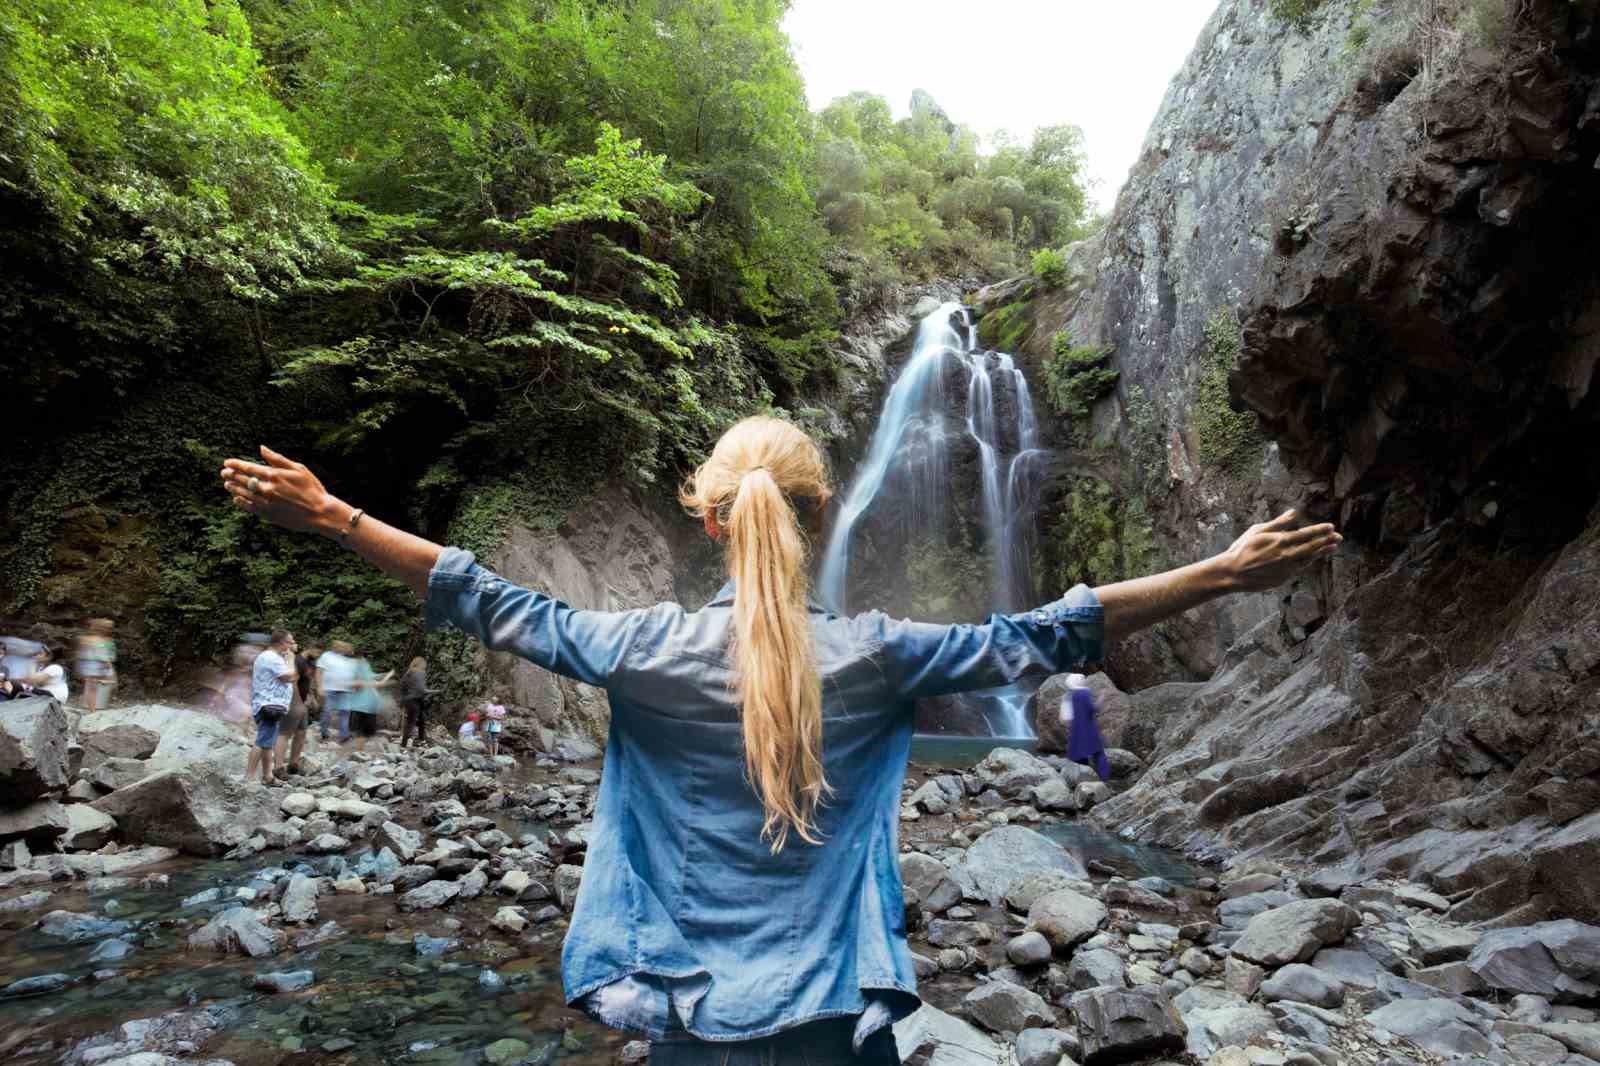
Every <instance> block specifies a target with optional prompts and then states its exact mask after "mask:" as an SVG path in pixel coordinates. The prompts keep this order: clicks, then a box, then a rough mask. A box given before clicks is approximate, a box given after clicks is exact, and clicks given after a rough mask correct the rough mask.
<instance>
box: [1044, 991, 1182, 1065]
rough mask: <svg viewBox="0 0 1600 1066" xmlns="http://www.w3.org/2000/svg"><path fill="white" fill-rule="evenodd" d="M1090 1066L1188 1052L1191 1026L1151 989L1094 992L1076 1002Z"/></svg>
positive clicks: (1074, 1006) (1081, 1038)
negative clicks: (1185, 1049)
mask: <svg viewBox="0 0 1600 1066" xmlns="http://www.w3.org/2000/svg"><path fill="white" fill-rule="evenodd" d="M1072 1011H1073V1013H1074V1014H1075V1015H1076V1016H1077V1019H1078V1041H1079V1043H1080V1044H1081V1045H1082V1047H1083V1062H1084V1066H1099V1064H1101V1063H1116V1062H1126V1061H1128V1060H1130V1059H1135V1058H1139V1057H1141V1056H1145V1055H1164V1054H1175V1053H1177V1052H1181V1051H1182V1050H1183V1049H1184V1037H1185V1035H1186V1032H1187V1027H1186V1026H1185V1024H1184V1021H1183V1019H1182V1018H1181V1017H1180V1016H1179V1015H1178V1012H1177V1011H1176V1010H1175V1009H1174V1008H1173V1005H1172V1003H1171V1001H1170V1000H1168V999H1167V997H1166V996H1165V995H1164V994H1162V993H1161V992H1158V991H1154V990H1150V989H1126V990H1124V989H1115V988H1091V989H1089V990H1087V991H1084V992H1079V993H1077V994H1076V995H1074V996H1073V997H1072Z"/></svg>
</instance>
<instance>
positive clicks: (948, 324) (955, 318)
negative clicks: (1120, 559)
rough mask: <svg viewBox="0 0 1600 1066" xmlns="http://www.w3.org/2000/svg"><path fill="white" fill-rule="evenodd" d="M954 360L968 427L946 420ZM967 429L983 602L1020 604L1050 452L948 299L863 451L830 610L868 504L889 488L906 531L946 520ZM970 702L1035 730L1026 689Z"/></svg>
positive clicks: (999, 607)
mask: <svg viewBox="0 0 1600 1066" xmlns="http://www.w3.org/2000/svg"><path fill="white" fill-rule="evenodd" d="M952 363H954V364H957V365H959V366H961V367H962V368H964V369H965V371H966V403H965V405H964V410H965V416H966V420H965V431H966V432H965V434H962V433H961V432H960V429H959V428H957V429H956V430H955V432H954V433H952V432H951V429H950V427H949V425H947V421H948V416H949V414H950V409H949V407H948V406H947V403H946V401H947V397H946V394H945V376H946V371H947V369H948V368H949V367H950V366H951V364H952ZM997 386H999V387H1000V389H1001V391H1002V392H1003V393H1007V394H1009V396H1010V400H1011V403H1010V407H1011V411H1010V414H1011V416H1012V417H1010V418H1002V417H1001V414H1002V410H1001V409H1000V408H998V407H997V404H996V391H997ZM957 426H958V427H959V423H957ZM963 436H964V437H966V438H967V439H970V440H971V441H972V442H973V443H974V444H975V445H976V447H977V465H978V480H979V482H980V484H979V486H978V488H979V489H980V491H981V514H980V517H981V529H982V537H983V540H984V543H985V544H986V545H987V547H988V554H989V558H990V582H989V604H990V607H991V609H992V610H995V611H1002V612H1004V611H1014V610H1017V609H1019V608H1021V607H1024V606H1027V605H1026V604H1024V603H1023V602H1022V600H1023V598H1024V597H1025V595H1026V594H1027V592H1028V590H1029V587H1030V584H1031V582H1030V579H1029V573H1030V567H1031V562H1032V540H1033V503H1034V500H1033V493H1034V490H1035V489H1036V488H1037V485H1038V483H1039V475H1040V474H1041V473H1042V472H1043V470H1044V465H1045V464H1044V462H1043V459H1044V458H1045V456H1046V452H1045V451H1044V450H1043V449H1041V448H1040V447H1039V446H1038V427H1037V424H1036V423H1035V420H1034V416H1033V404H1032V399H1031V397H1030V395H1029V393H1028V383H1027V380H1026V378H1025V377H1024V376H1023V374H1022V371H1021V370H1019V369H1017V367H1016V364H1015V362H1014V361H1013V360H1012V358H1011V357H1010V356H1009V355H1003V354H1000V353H995V352H986V351H981V350H979V349H978V347H977V343H976V329H975V328H974V325H973V321H972V317H971V315H970V314H969V312H968V311H967V309H966V308H964V307H962V306H961V305H960V304H956V303H948V304H944V305H943V306H941V307H940V308H939V309H938V310H937V311H934V312H933V313H932V314H930V315H928V317H926V318H924V319H923V320H922V322H921V324H920V325H919V326H918V329H917V338H916V342H915V345H914V347H913V348H912V351H911V357H910V358H909V359H908V360H907V361H906V364H905V366H904V367H902V368H901V371H900V375H899V377H898V378H896V379H895V382H894V384H893V385H892V386H891V387H890V389H889V394H888V396H887V397H886V398H885V400H884V404H883V413H882V415H881V416H880V417H879V419H878V425H877V428H876V430H874V432H873V435H872V440H871V442H870V443H869V444H868V446H867V454H866V458H864V459H863V460H862V462H861V464H860V466H859V467H858V468H857V470H856V475H855V478H854V479H853V480H852V481H851V483H850V488H849V490H848V492H846V494H845V496H844V500H843V503H842V504H841V506H840V509H839V513H838V516H837V517H836V519H835V521H834V524H833V531H832V534H831V535H830V537H829V540H828V544H827V548H826V549H825V550H824V552H823V557H822V567H821V571H820V573H819V576H818V586H819V589H818V591H819V592H820V594H821V595H822V597H823V598H824V599H825V600H827V601H828V602H829V603H831V604H832V605H833V606H834V608H835V609H836V610H839V611H844V610H846V609H847V608H848V606H849V595H848V591H849V584H850V582H849V568H850V549H851V543H852V540H853V539H854V538H855V535H856V534H857V532H858V531H859V530H860V528H861V525H862V521H863V519H864V518H865V517H866V516H867V514H868V512H869V510H870V509H871V508H872V507H873V504H874V503H875V502H878V501H881V500H883V499H885V498H886V497H887V496H891V495H892V496H893V497H894V502H895V506H896V509H897V510H898V512H899V515H898V517H899V520H900V522H901V523H902V524H903V526H904V527H905V528H906V529H907V530H914V531H917V532H919V533H923V534H927V533H930V532H932V531H937V530H939V529H942V528H943V526H944V524H945V521H946V515H947V511H948V506H949V500H950V489H951V486H950V471H951V469H952V461H951V451H952V448H953V447H955V446H956V445H958V444H960V443H961V442H960V440H959V438H961V437H963ZM953 438H955V439H953ZM1008 456H1009V457H1008ZM958 487H959V486H958ZM969 698H970V699H973V700H975V701H977V702H978V703H980V704H981V705H982V706H983V708H984V714H985V718H986V719H987V721H988V722H989V726H990V731H991V732H992V733H994V734H996V735H1001V736H1029V735H1031V733H1032V730H1031V729H1029V728H1028V722H1027V716H1026V713H1025V710H1024V707H1025V704H1026V702H1027V696H1026V693H1023V692H1020V691H1017V690H1016V689H1015V688H1006V689H996V690H993V691H991V692H987V693H974V694H972V696H971V697H969Z"/></svg>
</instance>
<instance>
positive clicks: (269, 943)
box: [189, 907, 286, 959]
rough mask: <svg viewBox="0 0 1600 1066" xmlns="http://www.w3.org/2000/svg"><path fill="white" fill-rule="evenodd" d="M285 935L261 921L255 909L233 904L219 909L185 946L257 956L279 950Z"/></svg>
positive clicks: (257, 957) (255, 957)
mask: <svg viewBox="0 0 1600 1066" xmlns="http://www.w3.org/2000/svg"><path fill="white" fill-rule="evenodd" d="M285 939H286V936H285V934H284V932H283V930H281V929H274V928H272V927H271V926H269V925H267V923H266V922H265V921H263V920H262V915H261V913H260V912H259V911H253V910H251V909H249V908H248V907H235V908H233V909H232V910H228V911H223V912H222V913H221V914H219V915H217V916H216V917H215V918H213V919H211V921H209V922H207V923H206V924H205V925H204V926H203V927H202V928H201V929H200V930H199V931H198V932H195V933H193V934H191V935H190V937H189V947H190V948H194V949H210V950H212V951H218V952H221V953H223V954H230V953H236V954H240V955H249V956H250V957H251V958H253V959H259V958H262V957H263V956H266V955H273V954H276V953H277V952H279V951H281V950H282V949H283V945H284V941H285Z"/></svg>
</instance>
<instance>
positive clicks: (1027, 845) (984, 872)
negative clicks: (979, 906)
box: [951, 749, 1089, 906]
mask: <svg viewBox="0 0 1600 1066" xmlns="http://www.w3.org/2000/svg"><path fill="white" fill-rule="evenodd" d="M1005 750H1010V749H1005ZM1045 870H1055V871H1058V872H1060V873H1063V874H1065V875H1067V876H1068V877H1071V878H1073V879H1074V880H1078V881H1087V880H1088V879H1089V873H1088V871H1087V870H1085V869H1084V868H1083V864H1082V863H1081V862H1079V861H1078V859H1077V858H1076V857H1075V856H1073V855H1072V854H1071V853H1070V852H1068V851H1066V850H1065V849H1064V848H1062V847H1060V846H1059V845H1057V844H1056V843H1055V842H1054V841H1052V840H1050V839H1049V838H1048V837H1046V836H1044V835H1042V834H1040V833H1037V832H1035V831H1034V830H1032V829H1027V828H1024V827H1022V826H1017V825H1006V826H999V827H997V828H995V829H991V830H989V831H988V832H986V833H984V834H983V836H981V837H979V838H978V839H977V840H976V841H974V842H973V844H972V846H971V847H969V848H968V849H967V852H966V855H965V857H964V858H963V859H962V861H961V864H960V865H959V866H957V867H956V868H955V869H953V870H951V877H952V878H953V879H954V880H955V881H956V883H957V884H959V885H960V886H961V889H962V893H963V894H964V895H965V896H967V897H968V898H971V899H983V900H988V901H989V902H990V903H992V904H995V905H997V906H998V905H999V903H1000V902H1001V901H1002V900H1003V899H1004V898H1005V895H1006V893H1007V892H1008V891H1009V890H1010V888H1011V886H1012V884H1014V883H1015V882H1016V881H1017V880H1018V879H1020V878H1022V877H1025V876H1026V875H1028V874H1031V873H1037V872H1040V871H1045Z"/></svg>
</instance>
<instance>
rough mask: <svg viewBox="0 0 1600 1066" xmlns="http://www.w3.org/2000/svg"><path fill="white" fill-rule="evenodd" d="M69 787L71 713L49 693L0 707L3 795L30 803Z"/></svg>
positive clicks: (13, 801) (0, 786)
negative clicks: (68, 727)
mask: <svg viewBox="0 0 1600 1066" xmlns="http://www.w3.org/2000/svg"><path fill="white" fill-rule="evenodd" d="M66 787H67V715H66V712H65V711H63V710H62V709H61V705H60V704H58V703H56V701H55V700H53V699H51V698H50V697H48V696H30V697H28V698H27V699H23V700H12V701H10V702H8V703H7V704H6V705H5V707H4V708H3V709H0V796H4V797H5V799H6V802H7V804H8V805H10V804H17V803H26V802H28V801H29V800H35V799H38V798H39V797H41V796H43V795H45V794H47V793H50V792H55V791H57V790H59V789H64V788H66Z"/></svg>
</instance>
